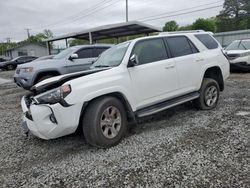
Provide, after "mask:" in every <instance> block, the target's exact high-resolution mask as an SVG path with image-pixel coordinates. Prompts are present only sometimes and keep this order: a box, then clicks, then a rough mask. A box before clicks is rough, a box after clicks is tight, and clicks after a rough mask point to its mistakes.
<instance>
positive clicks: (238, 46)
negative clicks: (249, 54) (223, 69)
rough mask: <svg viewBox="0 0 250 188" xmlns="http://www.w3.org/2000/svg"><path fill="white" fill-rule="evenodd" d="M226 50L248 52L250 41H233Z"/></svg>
mask: <svg viewBox="0 0 250 188" xmlns="http://www.w3.org/2000/svg"><path fill="white" fill-rule="evenodd" d="M226 50H250V41H247V40H245V41H243V40H241V41H235V42H233V43H231V44H230V45H229V46H228V47H227V48H226Z"/></svg>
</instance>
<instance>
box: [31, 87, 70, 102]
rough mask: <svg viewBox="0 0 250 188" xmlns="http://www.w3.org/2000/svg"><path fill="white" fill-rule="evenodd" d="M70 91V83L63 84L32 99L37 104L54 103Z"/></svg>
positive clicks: (60, 100)
mask: <svg viewBox="0 0 250 188" xmlns="http://www.w3.org/2000/svg"><path fill="white" fill-rule="evenodd" d="M70 93H71V87H70V85H63V86H61V87H58V88H56V89H52V90H50V91H47V92H45V93H42V94H40V95H38V96H36V97H34V100H35V102H36V103H37V104H56V103H60V102H62V101H64V98H65V97H66V96H67V95H68V94H70Z"/></svg>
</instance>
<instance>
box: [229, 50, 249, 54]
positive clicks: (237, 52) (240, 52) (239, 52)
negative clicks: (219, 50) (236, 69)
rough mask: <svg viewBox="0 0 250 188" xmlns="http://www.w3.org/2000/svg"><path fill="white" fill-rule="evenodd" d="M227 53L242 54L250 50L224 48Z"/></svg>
mask: <svg viewBox="0 0 250 188" xmlns="http://www.w3.org/2000/svg"><path fill="white" fill-rule="evenodd" d="M226 52H227V54H243V53H246V52H250V50H226Z"/></svg>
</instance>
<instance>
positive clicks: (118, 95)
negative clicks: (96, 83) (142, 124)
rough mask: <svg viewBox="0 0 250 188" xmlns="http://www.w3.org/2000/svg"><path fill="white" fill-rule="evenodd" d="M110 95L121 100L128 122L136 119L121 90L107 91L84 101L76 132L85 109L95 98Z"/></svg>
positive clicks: (78, 129)
mask: <svg viewBox="0 0 250 188" xmlns="http://www.w3.org/2000/svg"><path fill="white" fill-rule="evenodd" d="M110 96H111V97H115V98H117V99H118V100H120V101H121V103H122V104H123V106H124V108H125V111H126V116H127V120H128V122H135V121H136V118H135V114H134V112H133V109H132V107H131V105H130V104H129V102H128V99H127V97H126V96H125V95H124V94H122V93H121V92H112V93H107V94H103V95H100V96H98V97H95V98H93V99H91V100H90V101H86V102H84V103H83V106H82V109H81V115H80V118H79V123H78V127H77V132H79V131H81V122H82V120H83V116H84V114H85V111H86V109H87V108H88V106H89V105H90V104H91V103H92V102H93V101H95V100H97V99H100V98H103V97H110Z"/></svg>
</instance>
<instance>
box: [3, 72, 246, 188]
mask: <svg viewBox="0 0 250 188" xmlns="http://www.w3.org/2000/svg"><path fill="white" fill-rule="evenodd" d="M11 76H13V72H0V78H5V79H11ZM25 93H26V92H25V91H24V90H22V89H21V88H18V87H17V86H15V84H14V83H4V84H0V139H1V142H0V185H1V187H25V188H26V187H237V188H238V187H250V74H232V75H231V76H230V79H228V80H227V82H226V89H225V91H224V92H223V93H222V94H221V97H220V102H219V105H218V107H217V108H216V109H215V110H212V111H197V110H196V109H195V108H193V106H192V104H191V103H188V104H185V105H182V106H178V107H175V108H172V109H169V110H167V111H164V112H162V113H159V114H157V115H155V116H151V117H147V118H144V119H141V120H140V121H139V124H138V125H136V126H134V127H132V129H131V130H130V131H129V133H128V135H127V136H126V138H125V139H124V140H123V141H122V142H121V143H120V144H119V145H117V146H116V147H113V148H110V149H106V150H102V149H96V148H93V147H90V146H89V145H87V144H86V143H85V141H84V139H83V138H82V136H81V135H70V136H67V137H63V138H60V139H56V140H49V141H45V140H41V139H39V138H36V137H34V136H31V137H29V138H26V137H25V136H24V135H23V133H22V131H21V127H20V123H21V121H22V120H21V115H22V111H21V106H20V99H21V97H22V96H23V95H24V94H25Z"/></svg>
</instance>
